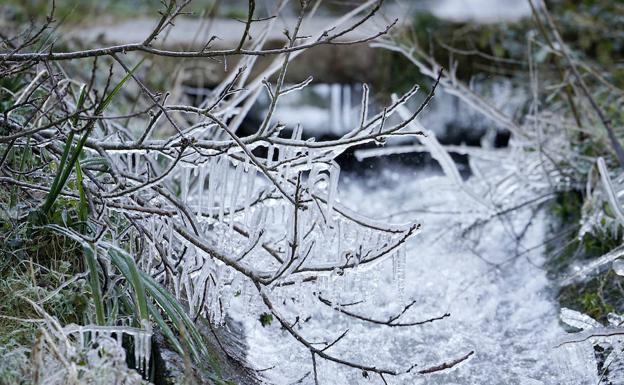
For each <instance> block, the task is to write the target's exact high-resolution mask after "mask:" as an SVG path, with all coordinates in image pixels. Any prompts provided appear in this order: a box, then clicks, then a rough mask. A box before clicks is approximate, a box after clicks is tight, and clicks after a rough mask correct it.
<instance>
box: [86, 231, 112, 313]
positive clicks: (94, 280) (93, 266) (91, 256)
mask: <svg viewBox="0 0 624 385" xmlns="http://www.w3.org/2000/svg"><path fill="white" fill-rule="evenodd" d="M81 243H82V249H83V251H84V255H85V259H86V262H87V266H88V268H89V284H90V286H91V293H92V294H93V302H94V303H95V318H96V322H97V324H98V325H106V319H105V316H104V301H103V300H102V289H101V288H100V279H99V277H98V263H97V258H96V256H95V253H96V248H95V247H94V246H92V245H89V244H88V243H86V242H81Z"/></svg>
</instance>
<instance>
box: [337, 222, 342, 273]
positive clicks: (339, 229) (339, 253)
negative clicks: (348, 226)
mask: <svg viewBox="0 0 624 385" xmlns="http://www.w3.org/2000/svg"><path fill="white" fill-rule="evenodd" d="M336 227H337V230H336V234H337V241H338V245H337V247H336V260H335V262H336V263H337V264H339V263H342V242H343V239H342V236H343V233H342V221H338V224H337V225H336Z"/></svg>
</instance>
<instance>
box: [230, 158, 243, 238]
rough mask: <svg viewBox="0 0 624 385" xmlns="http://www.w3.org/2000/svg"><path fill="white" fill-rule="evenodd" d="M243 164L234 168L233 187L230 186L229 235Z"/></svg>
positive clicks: (232, 225) (232, 226)
mask: <svg viewBox="0 0 624 385" xmlns="http://www.w3.org/2000/svg"><path fill="white" fill-rule="evenodd" d="M243 167H244V165H243V163H239V164H238V165H237V166H236V171H235V173H234V181H233V183H234V185H233V186H232V192H231V197H230V210H229V212H230V235H231V234H232V229H233V228H234V216H235V213H236V201H237V199H238V193H239V191H240V187H241V180H242V179H243Z"/></svg>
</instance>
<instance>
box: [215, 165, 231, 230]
mask: <svg viewBox="0 0 624 385" xmlns="http://www.w3.org/2000/svg"><path fill="white" fill-rule="evenodd" d="M228 167H229V161H228V160H227V159H226V158H225V157H222V158H221V164H220V167H219V174H218V176H217V179H218V180H219V183H220V185H221V188H220V189H219V196H218V198H219V222H221V223H223V220H224V216H225V200H226V198H227V193H228V191H227V184H228Z"/></svg>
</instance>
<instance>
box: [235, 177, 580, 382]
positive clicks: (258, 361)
mask: <svg viewBox="0 0 624 385" xmlns="http://www.w3.org/2000/svg"><path fill="white" fill-rule="evenodd" d="M342 179H343V184H342V185H341V190H340V192H339V197H341V198H342V199H344V200H345V201H346V200H347V198H348V201H349V202H354V203H355V205H356V206H355V207H352V208H354V209H356V210H357V211H358V212H360V213H362V214H366V215H372V216H378V217H379V213H384V214H385V215H388V216H389V217H388V218H386V219H390V220H392V221H396V222H402V221H407V220H419V222H420V223H422V225H423V230H422V232H421V233H420V234H419V235H418V236H416V237H415V238H413V239H412V240H411V241H410V242H409V244H408V248H407V256H406V257H407V258H406V266H405V272H404V274H405V277H404V278H403V280H404V282H403V283H400V286H404V287H403V288H399V291H404V296H405V300H404V302H403V303H405V302H410V301H411V300H416V303H415V305H414V306H413V307H412V308H410V310H409V311H408V312H407V313H406V314H405V315H404V318H402V320H404V321H417V320H424V319H427V318H431V317H436V316H440V315H442V314H444V313H447V312H448V313H450V314H451V315H450V317H448V318H445V319H443V320H440V321H436V322H433V323H428V324H425V325H422V326H413V327H405V328H398V327H395V328H389V327H386V326H371V325H370V324H367V323H363V322H361V321H358V320H353V319H349V318H347V317H345V316H342V315H339V314H337V313H336V312H335V311H332V310H331V309H328V308H327V307H324V306H322V305H318V304H316V305H313V304H312V303H311V304H310V305H309V307H308V309H307V312H308V313H309V314H306V315H311V319H310V320H308V321H307V322H306V323H305V325H304V326H305V329H303V331H302V333H304V334H305V336H306V337H307V338H308V339H310V340H313V341H321V340H329V341H331V340H333V339H334V338H336V337H337V336H338V335H340V333H342V332H343V331H344V330H345V329H347V328H348V329H349V333H348V334H347V336H346V337H345V338H344V339H343V340H341V341H340V342H339V343H338V344H336V345H335V346H334V347H332V348H331V352H332V353H333V354H336V355H344V356H345V357H347V358H349V359H351V360H353V361H356V362H361V363H366V364H374V365H378V366H380V367H391V368H397V369H400V368H407V367H409V366H410V365H412V364H414V363H417V364H418V366H417V368H424V367H428V366H433V365H437V364H440V363H442V362H445V361H449V360H452V359H454V358H457V357H459V356H461V355H463V354H465V353H467V352H469V351H472V350H474V351H475V354H474V356H473V357H472V359H471V360H469V361H467V362H465V363H464V364H463V365H460V366H459V367H457V368H455V369H453V370H450V371H446V372H442V373H438V374H434V375H429V376H422V375H413V374H408V375H402V376H398V377H386V380H387V381H388V383H391V384H479V385H485V384H548V385H550V384H568V383H573V382H569V381H570V380H572V381H573V380H574V377H572V378H567V377H566V374H565V371H564V370H562V369H561V368H560V365H559V364H558V362H559V361H558V360H557V359H556V357H557V356H561V355H562V354H563V355H565V354H567V353H566V351H565V350H564V349H555V348H554V346H555V345H556V343H557V340H558V338H560V336H561V335H562V334H563V333H564V332H563V330H562V328H561V326H560V324H559V320H558V312H559V309H558V305H557V303H556V301H555V299H554V293H553V286H552V285H553V284H552V283H551V282H550V281H549V280H548V278H547V277H546V273H545V271H544V269H543V268H542V267H541V265H542V264H543V262H544V260H543V255H542V254H541V248H540V247H535V246H538V245H540V244H541V243H542V242H543V239H544V235H545V227H544V226H545V218H544V216H543V215H541V214H537V215H536V216H532V212H531V210H528V211H526V212H516V214H515V215H514V217H513V218H514V219H513V221H511V220H510V219H508V218H505V217H501V218H495V219H493V220H492V221H490V222H489V223H487V224H485V225H483V226H477V227H475V228H474V230H473V231H472V232H469V233H467V234H464V230H465V229H466V228H467V227H468V226H469V225H470V224H471V223H472V222H471V221H473V220H474V210H475V207H473V205H472V204H471V203H470V202H467V201H466V198H465V195H464V194H463V193H462V192H460V191H458V190H457V188H456V187H455V185H454V184H452V183H449V182H448V180H447V179H445V178H442V177H440V176H435V175H427V174H426V172H422V171H420V172H415V171H413V170H402V171H386V172H384V173H382V174H381V175H379V176H376V177H372V178H365V179H360V178H354V179H351V180H350V179H349V178H348V177H343V178H342ZM528 222H531V224H530V226H528V228H527V229H526V234H525V235H524V237H523V238H522V239H521V240H520V241H517V240H516V238H517V237H516V235H518V234H519V233H520V232H522V231H524V229H525V227H526V225H527V223H528ZM395 264H396V262H395ZM392 265H393V264H392V262H388V263H385V264H384V265H383V266H382V267H381V268H377V269H375V271H374V272H372V273H371V274H370V275H368V276H362V277H360V278H359V279H366V280H367V281H368V282H367V285H364V286H357V285H354V287H355V288H358V287H366V289H364V290H361V291H358V292H357V293H356V294H355V295H354V298H358V297H362V298H363V299H365V300H366V301H367V304H365V305H358V307H357V308H356V307H354V308H353V309H356V310H354V311H356V312H358V313H360V314H368V315H370V316H372V317H374V318H379V319H386V318H387V317H388V316H390V315H392V314H394V313H396V312H397V311H399V310H400V309H401V305H400V304H399V302H400V301H399V296H398V295H397V287H396V286H397V285H396V284H394V285H393V284H392V282H391V281H392V275H393V274H392V273H393V266H392ZM394 270H395V271H394V273H395V276H396V266H394ZM351 298H353V297H350V296H349V294H344V295H343V299H344V301H345V302H346V300H348V299H351ZM233 302H236V301H233ZM237 306H238V305H237ZM349 309H352V308H349ZM256 310H257V311H258V312H262V311H263V310H262V309H261V308H259V309H256ZM243 322H244V325H245V332H246V333H247V335H248V345H249V347H250V351H249V359H250V361H251V362H252V363H253V364H254V366H256V367H257V368H267V367H273V369H271V370H268V371H265V372H263V373H264V375H265V376H266V378H267V382H268V383H277V384H287V383H292V382H294V381H296V380H298V379H299V378H301V377H302V376H304V375H305V374H306V373H307V372H309V371H310V370H311V360H310V354H309V352H307V351H306V350H305V349H304V348H301V347H300V346H298V345H297V344H296V342H294V343H293V340H292V338H291V337H290V336H289V335H288V334H287V333H286V332H285V331H283V330H282V329H281V328H280V327H279V325H278V324H277V322H274V323H273V324H271V325H270V326H268V327H262V326H261V325H260V323H259V322H258V320H257V313H254V314H252V315H251V317H248V318H245V319H244V320H243ZM564 361H565V360H564ZM318 369H319V380H320V383H326V384H349V383H364V382H366V380H364V378H363V377H362V373H360V372H359V371H356V370H353V369H345V368H343V367H339V366H338V365H336V364H332V363H328V362H327V361H324V360H320V359H319V360H318ZM376 380H378V378H376ZM302 383H313V379H312V377H311V376H310V375H308V377H306V378H305V379H304V380H303V381H302Z"/></svg>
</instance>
